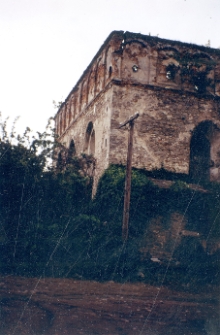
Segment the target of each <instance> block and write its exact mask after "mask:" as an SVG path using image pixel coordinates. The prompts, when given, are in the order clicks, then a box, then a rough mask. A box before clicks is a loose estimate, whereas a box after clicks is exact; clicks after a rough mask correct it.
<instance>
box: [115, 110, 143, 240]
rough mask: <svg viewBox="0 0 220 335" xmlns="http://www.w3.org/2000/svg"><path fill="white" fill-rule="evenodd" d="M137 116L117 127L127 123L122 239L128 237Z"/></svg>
mask: <svg viewBox="0 0 220 335" xmlns="http://www.w3.org/2000/svg"><path fill="white" fill-rule="evenodd" d="M138 116H139V114H138V113H136V114H135V115H133V116H131V117H130V118H129V119H128V120H127V121H125V122H123V123H122V124H121V125H120V126H119V128H122V127H124V126H125V125H126V124H129V134H128V152H127V166H126V177H125V192H124V210H123V222H122V239H123V240H124V241H126V240H127V239H128V222H129V211H130V199H131V171H132V149H133V134H134V120H135V119H137V118H138Z"/></svg>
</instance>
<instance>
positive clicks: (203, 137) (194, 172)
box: [189, 121, 214, 183]
mask: <svg viewBox="0 0 220 335" xmlns="http://www.w3.org/2000/svg"><path fill="white" fill-rule="evenodd" d="M213 129H214V125H213V123H212V122H211V121H204V122H202V123H200V124H199V125H198V126H197V127H196V128H195V130H194V132H193V135H192V138H191V143H190V166H189V174H190V179H191V180H192V181H194V182H196V183H200V182H204V181H207V180H210V168H211V166H212V164H211V162H212V161H211V141H212V137H213Z"/></svg>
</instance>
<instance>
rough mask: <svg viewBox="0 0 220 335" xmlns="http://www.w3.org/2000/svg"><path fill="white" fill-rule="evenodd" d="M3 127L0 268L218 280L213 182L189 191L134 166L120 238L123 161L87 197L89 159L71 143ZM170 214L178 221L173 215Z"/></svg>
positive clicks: (219, 191)
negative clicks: (52, 161) (53, 160)
mask: <svg viewBox="0 0 220 335" xmlns="http://www.w3.org/2000/svg"><path fill="white" fill-rule="evenodd" d="M1 129H2V130H1V133H2V136H1V137H2V139H1V142H0V172H1V179H0V201H1V209H0V220H1V226H0V252H1V259H0V272H1V274H13V275H22V276H52V277H73V278H81V279H92V280H100V281H103V280H115V281H144V282H148V283H151V284H157V285H158V284H161V283H162V282H163V283H164V284H167V285H170V284H172V285H178V286H180V287H186V286H187V285H190V286H192V285H194V284H195V285H194V286H196V285H198V284H207V283H209V284H210V283H218V281H219V255H220V254H219V249H218V243H219V241H220V228H219V227H220V222H219V220H220V215H219V213H220V209H219V208H220V206H219V205H220V204H219V199H220V186H219V185H218V184H217V185H213V184H207V185H206V187H205V189H204V190H201V187H200V190H195V188H192V187H191V186H190V185H189V184H188V183H187V182H186V181H179V180H175V178H174V181H173V184H172V186H171V187H164V188H160V187H159V186H157V185H156V184H155V183H154V182H153V178H150V177H149V174H147V173H146V172H145V171H141V170H133V172H132V196H131V209H130V225H129V239H128V242H127V243H123V241H122V238H121V223H122V213H123V193H124V178H125V169H124V167H122V166H110V167H109V168H108V169H107V170H106V172H105V173H104V175H103V177H102V178H101V180H100V182H99V186H98V190H97V193H96V196H95V198H94V199H93V200H92V199H91V182H92V180H91V168H92V166H93V164H94V160H93V159H92V157H87V156H86V155H82V156H81V157H80V158H76V157H75V156H74V150H73V148H72V147H70V150H69V151H65V150H64V149H63V148H59V150H58V149H57V145H58V144H57V143H56V139H55V138H54V137H53V138H52V141H51V140H49V139H48V137H49V134H48V133H47V132H45V133H43V134H38V138H33V139H30V131H29V130H28V129H27V131H26V132H25V134H24V135H23V136H18V137H16V136H15V134H14V133H12V134H9V135H8V134H7V132H6V125H5V124H4V123H3V124H1ZM50 136H51V135H50ZM27 143H28V145H27ZM61 149H62V150H63V151H62V150H61ZM58 151H59V152H60V151H61V152H62V155H61V156H60V160H58V161H57V165H56V166H52V167H48V166H47V159H46V158H47V157H51V156H52V154H53V153H54V152H58ZM88 175H89V177H88ZM156 175H157V173H156ZM158 175H160V173H158ZM175 213H178V215H179V216H181V215H182V219H181V220H182V221H181V220H179V221H178V222H177V223H176V221H175V220H173V215H174V214H175ZM183 221H184V232H185V233H183V232H182V231H183V227H182V226H181V225H182V223H183ZM186 231H189V232H191V233H190V234H188V235H187V234H186ZM181 233H182V236H181V237H180V234H181ZM197 233H199V235H198V236H197V235H196V234H197ZM214 245H216V248H215V247H214ZM211 246H212V247H211Z"/></svg>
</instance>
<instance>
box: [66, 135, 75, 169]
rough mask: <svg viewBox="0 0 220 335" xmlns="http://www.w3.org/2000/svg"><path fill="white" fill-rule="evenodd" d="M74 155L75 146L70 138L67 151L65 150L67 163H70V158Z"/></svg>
mask: <svg viewBox="0 0 220 335" xmlns="http://www.w3.org/2000/svg"><path fill="white" fill-rule="evenodd" d="M74 156H76V147H75V143H74V140H73V139H72V140H71V141H70V145H69V149H68V152H67V164H71V163H72V159H73V157H74Z"/></svg>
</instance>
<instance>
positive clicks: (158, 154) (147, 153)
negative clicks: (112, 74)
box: [110, 84, 220, 177]
mask: <svg viewBox="0 0 220 335" xmlns="http://www.w3.org/2000/svg"><path fill="white" fill-rule="evenodd" d="M137 112H138V113H139V114H140V116H139V118H138V119H137V120H136V121H135V128H134V129H135V130H134V150H133V166H135V167H137V168H145V169H147V170H155V169H160V168H162V167H163V168H164V169H166V170H168V171H171V172H176V173H188V172H189V156H190V140H191V136H192V132H193V130H194V128H195V127H196V126H197V125H198V124H199V123H200V122H202V121H204V120H210V121H213V123H215V124H216V125H217V126H218V127H219V128H220V119H219V110H218V104H217V103H216V102H215V101H213V100H210V99H206V98H198V97H197V96H195V95H194V94H189V93H183V92H182V94H180V93H179V92H177V91H174V90H164V89H159V88H146V87H144V86H141V85H140V86H135V87H134V86H131V85H126V84H125V85H114V89H113V100H112V124H111V129H112V130H111V140H110V143H111V147H110V162H111V163H114V164H125V162H126V151H127V150H126V148H127V136H128V131H127V130H126V129H124V130H123V129H118V127H119V124H120V123H121V122H123V121H124V120H125V119H126V118H128V117H129V116H131V115H133V114H134V113H137ZM218 144H219V142H218ZM219 177H220V175H219Z"/></svg>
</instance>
